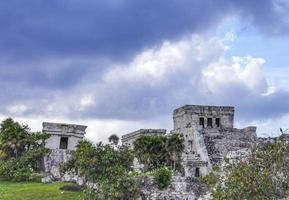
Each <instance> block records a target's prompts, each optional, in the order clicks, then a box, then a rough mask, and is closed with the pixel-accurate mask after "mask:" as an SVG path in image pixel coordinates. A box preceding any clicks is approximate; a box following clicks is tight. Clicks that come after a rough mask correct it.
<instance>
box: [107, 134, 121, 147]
mask: <svg viewBox="0 0 289 200" xmlns="http://www.w3.org/2000/svg"><path fill="white" fill-rule="evenodd" d="M108 141H109V142H110V143H112V144H113V145H118V143H119V137H118V136H117V135H115V134H112V135H111V136H109V138H108Z"/></svg>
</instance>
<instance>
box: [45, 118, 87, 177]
mask: <svg viewBox="0 0 289 200" xmlns="http://www.w3.org/2000/svg"><path fill="white" fill-rule="evenodd" d="M42 127H43V129H42V132H43V133H46V134H48V135H49V136H50V137H49V138H48V139H47V140H46V143H45V147H46V148H48V149H50V154H49V155H47V156H45V157H44V169H43V173H44V178H43V179H42V181H43V182H50V181H54V180H61V179H62V180H63V179H64V180H67V181H70V180H74V179H75V178H76V177H75V176H74V175H73V174H70V175H69V174H66V175H65V176H61V174H60V171H59V165H60V164H62V163H64V162H65V161H67V160H69V159H70V158H71V153H72V151H73V150H75V149H76V146H77V144H78V143H79V141H81V140H82V139H83V138H84V135H85V130H86V128H87V126H82V125H76V124H63V123H50V122H43V124H42Z"/></svg>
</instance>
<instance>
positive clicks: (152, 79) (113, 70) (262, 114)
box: [0, 0, 289, 142]
mask: <svg viewBox="0 0 289 200" xmlns="http://www.w3.org/2000/svg"><path fill="white" fill-rule="evenodd" d="M288 10H289V1H288V0H254V1H252V0H218V1H215V0H105V1H100V0H70V1H66V0H50V1H44V0H25V1H23V0H9V1H4V0H0V86H1V87H0V88H1V93H0V94H1V95H0V105H1V106H0V119H1V120H2V119H5V118H7V117H12V118H14V119H16V120H18V121H20V122H21V123H25V124H28V125H29V126H30V127H31V129H32V130H34V131H41V126H42V122H43V121H50V122H63V123H76V124H83V125H87V126H88V128H87V135H86V137H87V138H88V139H90V140H92V141H94V142H98V141H105V140H106V139H107V137H108V136H109V135H111V134H117V135H119V136H121V135H123V134H125V133H127V132H130V131H134V130H137V129H140V128H165V129H167V130H168V131H170V130H171V129H172V128H173V127H172V125H173V124H172V112H173V110H174V109H176V108H178V107H180V106H182V105H186V104H204V105H229V106H235V116H236V117H235V126H236V127H239V128H241V127H244V126H250V125H256V126H257V127H258V128H257V133H258V135H259V136H275V135H278V134H279V128H283V129H284V130H285V129H287V128H289V56H288V54H289V12H288Z"/></svg>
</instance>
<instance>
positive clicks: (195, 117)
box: [173, 105, 235, 130]
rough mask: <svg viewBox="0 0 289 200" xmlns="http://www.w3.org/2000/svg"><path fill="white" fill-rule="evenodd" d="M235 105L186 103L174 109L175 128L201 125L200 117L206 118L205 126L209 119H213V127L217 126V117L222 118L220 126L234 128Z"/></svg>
mask: <svg viewBox="0 0 289 200" xmlns="http://www.w3.org/2000/svg"><path fill="white" fill-rule="evenodd" d="M234 112H235V111H234V107H230V106H199V105H186V106H183V107H180V108H178V109H175V110H174V113H173V119H174V130H178V129H180V128H184V127H196V128H197V127H199V126H200V118H203V119H204V127H207V126H208V119H209V118H211V119H212V125H213V127H217V125H216V119H217V118H218V119H219V120H220V126H221V127H225V128H233V125H234Z"/></svg>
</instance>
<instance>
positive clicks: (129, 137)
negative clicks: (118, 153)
mask: <svg viewBox="0 0 289 200" xmlns="http://www.w3.org/2000/svg"><path fill="white" fill-rule="evenodd" d="M165 134H166V130H165V129H140V130H137V131H134V132H131V133H128V134H125V135H124V136H122V139H121V141H122V143H123V144H124V145H127V146H128V147H131V148H133V143H134V141H136V140H137V139H138V138H140V137H141V136H144V135H155V136H161V135H165Z"/></svg>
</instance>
